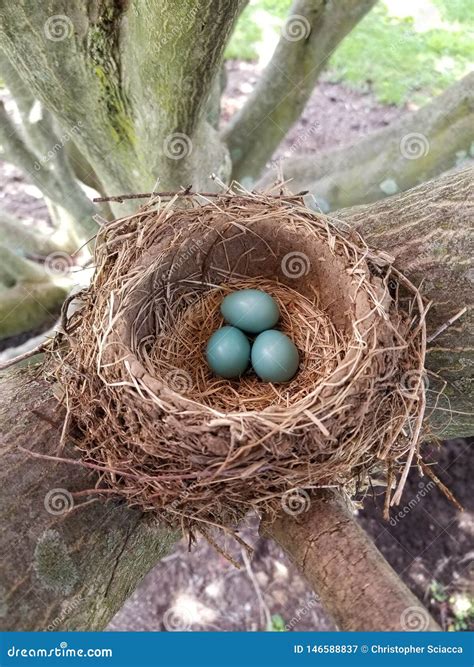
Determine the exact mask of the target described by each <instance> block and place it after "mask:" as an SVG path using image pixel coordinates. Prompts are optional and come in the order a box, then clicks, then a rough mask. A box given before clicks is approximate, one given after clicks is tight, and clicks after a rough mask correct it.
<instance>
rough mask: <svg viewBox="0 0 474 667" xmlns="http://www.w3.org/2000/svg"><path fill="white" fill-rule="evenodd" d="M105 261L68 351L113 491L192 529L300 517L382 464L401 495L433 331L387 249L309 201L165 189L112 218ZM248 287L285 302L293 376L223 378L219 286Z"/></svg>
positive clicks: (105, 483)
mask: <svg viewBox="0 0 474 667" xmlns="http://www.w3.org/2000/svg"><path fill="white" fill-rule="evenodd" d="M95 260H96V272H95V277H94V279H93V282H92V285H91V287H90V288H89V289H87V290H86V291H85V292H83V293H81V295H80V297H79V307H77V308H76V310H75V311H74V312H73V313H72V314H71V315H66V317H65V320H64V333H63V334H62V335H61V338H60V340H59V341H57V342H56V344H55V356H56V359H57V360H58V361H59V363H58V364H57V370H56V374H57V378H58V380H59V382H60V384H61V386H62V387H63V389H64V395H65V403H66V405H67V408H68V415H69V418H70V420H69V422H68V423H71V424H73V426H74V429H75V433H76V440H75V441H76V442H77V444H78V446H79V447H80V449H81V451H82V457H83V460H84V462H85V463H87V464H88V465H91V464H92V465H93V466H95V467H96V469H97V470H98V471H99V472H100V475H101V484H100V486H101V487H102V488H103V487H108V488H109V489H113V491H115V492H116V493H117V494H118V495H120V496H123V497H124V498H125V499H126V500H127V502H128V503H129V504H130V505H138V506H140V507H141V508H143V509H144V510H152V511H154V512H156V513H157V514H158V515H159V517H160V518H161V519H162V520H164V521H166V522H168V523H170V524H174V525H181V526H182V527H183V528H184V529H187V530H190V531H192V530H193V529H196V528H197V529H201V530H203V531H204V530H206V526H209V525H217V526H220V527H224V528H233V527H235V526H236V525H237V523H238V522H239V520H240V519H241V518H242V517H243V516H244V515H245V513H246V512H247V511H248V510H250V509H252V508H253V509H256V510H257V511H259V512H262V513H263V512H272V511H275V510H277V509H279V508H280V504H281V503H283V506H284V508H285V509H286V510H287V511H289V512H290V513H294V514H296V513H298V511H299V510H300V509H301V507H300V505H301V503H302V504H303V505H304V504H305V503H306V501H307V499H308V493H309V492H310V490H311V489H315V488H318V487H328V486H338V487H344V488H345V489H346V490H348V492H349V493H350V494H351V495H353V494H354V493H356V492H357V491H358V490H360V489H362V488H364V486H365V487H367V482H368V480H369V479H370V478H371V477H372V478H373V477H377V479H380V478H381V476H382V477H383V476H384V475H387V476H388V478H389V481H388V487H389V491H388V498H389V499H390V496H391V494H392V491H391V489H393V488H395V486H397V485H398V489H397V490H396V491H395V495H397V494H398V495H400V493H401V489H402V487H403V484H404V481H405V478H406V473H407V471H408V467H409V466H410V463H411V461H412V459H413V456H414V454H415V453H416V449H415V448H416V447H417V441H418V438H419V433H420V427H421V420H422V416H423V409H424V387H423V362H424V351H425V329H424V311H423V304H422V302H421V299H420V296H419V294H418V292H417V290H416V289H415V288H414V287H413V286H412V285H411V284H410V283H409V282H408V281H407V280H406V279H405V278H404V277H403V276H402V275H401V274H400V273H399V272H398V271H396V270H395V269H394V268H393V266H392V264H391V259H390V257H388V255H386V254H383V253H377V252H374V251H371V250H370V249H369V248H368V247H367V246H366V245H365V243H364V242H363V240H362V239H361V238H360V237H359V236H358V235H357V234H356V233H354V232H347V233H346V232H344V231H341V229H339V226H338V228H336V226H334V225H333V224H332V222H331V221H330V220H329V219H328V218H327V217H325V216H324V215H320V214H317V213H314V212H312V211H310V210H309V209H308V208H306V207H305V205H304V203H303V200H302V199H301V198H298V197H291V196H288V197H286V196H278V197H276V196H269V195H268V196H266V195H261V194H258V195H255V194H250V193H241V192H240V191H239V192H237V193H229V192H228V193H226V194H222V195H219V196H216V197H215V198H207V199H206V198H203V197H200V196H189V195H182V196H181V195H180V196H176V197H174V198H173V199H172V200H171V201H167V202H165V201H163V200H160V199H158V198H156V199H155V200H153V201H152V202H149V203H148V204H147V205H146V206H144V207H142V209H140V211H139V212H138V213H136V214H135V215H133V216H131V217H128V218H124V219H121V220H117V221H115V222H113V223H110V224H108V225H107V226H105V227H104V228H103V229H102V230H101V232H100V233H99V235H98V238H97V246H96V257H95ZM245 287H258V288H260V289H264V290H265V291H267V292H268V293H270V294H271V295H272V296H273V297H274V298H275V299H276V300H277V302H278V304H279V306H280V311H281V313H282V317H281V321H280V323H279V325H278V327H279V328H280V329H281V330H282V331H284V332H285V333H287V334H288V335H289V336H290V337H291V338H292V340H293V341H294V342H295V344H296V345H297V347H298V349H299V352H300V359H301V363H300V370H299V372H298V373H297V374H296V376H295V377H294V378H293V379H292V380H291V381H290V382H288V383H286V384H271V383H268V382H262V381H261V380H259V379H258V378H257V377H256V375H255V374H253V373H252V372H251V371H250V372H249V373H248V374H247V375H246V376H244V377H243V378H241V379H240V380H225V379H222V378H217V377H215V376H213V375H212V373H211V371H210V370H209V368H208V366H207V364H206V360H205V356H204V350H205V346H206V343H207V340H208V338H209V336H210V335H211V333H212V332H213V331H215V330H216V328H218V327H219V326H220V325H221V324H222V318H221V315H220V312H219V305H220V303H221V301H222V298H223V297H224V296H225V295H226V294H227V293H229V292H230V291H232V290H234V289H241V288H245ZM65 338H66V339H67V340H66V341H65V340H64V339H65ZM392 480H393V484H392ZM392 500H393V498H392ZM396 500H397V498H395V501H396Z"/></svg>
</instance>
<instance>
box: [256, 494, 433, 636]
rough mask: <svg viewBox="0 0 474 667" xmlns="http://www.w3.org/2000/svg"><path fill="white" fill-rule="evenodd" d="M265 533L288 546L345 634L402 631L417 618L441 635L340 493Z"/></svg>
mask: <svg viewBox="0 0 474 667" xmlns="http://www.w3.org/2000/svg"><path fill="white" fill-rule="evenodd" d="M260 530H261V532H262V534H263V535H264V536H266V537H271V538H273V539H274V540H276V541H277V542H278V543H279V544H280V545H281V546H282V547H283V549H284V550H285V551H286V553H287V554H288V556H289V557H290V559H291V560H292V561H293V562H294V563H295V565H296V566H297V568H298V570H299V571H300V572H301V573H302V574H303V575H304V576H305V577H306V579H307V580H308V582H309V584H310V586H311V588H313V589H314V590H315V591H316V592H317V593H318V595H319V596H320V598H321V602H322V604H323V606H324V609H325V610H326V611H328V612H329V613H330V614H331V616H332V617H333V619H334V621H335V622H336V623H337V625H338V627H339V629H340V630H345V631H362V630H363V631H367V632H369V631H398V632H400V631H404V630H408V629H409V628H410V623H411V622H413V620H414V619H417V618H418V619H419V624H418V626H417V627H418V629H420V630H432V631H436V630H440V627H439V626H438V625H437V623H436V622H435V621H434V620H433V619H432V618H431V616H430V615H429V614H428V612H427V611H426V609H425V608H424V607H423V605H422V604H421V602H420V601H419V600H418V599H417V598H416V597H415V596H414V595H413V593H412V592H411V591H410V590H409V589H408V588H407V587H406V586H405V584H404V583H403V582H402V580H401V579H400V578H399V577H398V575H397V574H396V572H395V571H394V570H393V569H392V568H391V567H390V565H389V564H388V563H387V561H386V560H385V559H384V557H383V556H382V554H381V553H380V551H379V550H378V549H377V548H376V547H375V546H374V544H373V542H372V540H371V539H370V538H369V537H368V536H367V535H366V533H365V532H364V531H363V530H362V528H361V527H360V526H359V525H358V524H357V522H356V521H355V520H354V517H353V515H352V513H351V512H350V510H349V509H348V507H347V506H346V504H345V502H344V500H343V499H342V497H341V496H339V495H338V494H335V493H333V492H329V491H326V492H320V493H319V494H318V495H316V496H313V497H312V498H311V506H310V509H309V510H308V512H306V513H305V514H302V515H300V517H299V518H298V519H297V518H295V517H292V516H289V515H288V514H282V515H281V516H280V517H279V518H278V519H277V520H276V521H275V522H274V523H273V524H268V523H263V524H262V526H261V528H260ZM410 619H411V620H410Z"/></svg>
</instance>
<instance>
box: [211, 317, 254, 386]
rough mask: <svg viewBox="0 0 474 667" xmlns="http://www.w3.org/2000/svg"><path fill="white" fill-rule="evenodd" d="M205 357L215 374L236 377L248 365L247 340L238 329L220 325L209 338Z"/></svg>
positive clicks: (248, 350) (248, 345) (248, 346)
mask: <svg viewBox="0 0 474 667" xmlns="http://www.w3.org/2000/svg"><path fill="white" fill-rule="evenodd" d="M206 358H207V363H208V364H209V366H210V368H211V370H212V371H213V372H214V373H215V374H216V375H220V377H223V378H237V377H239V375H242V373H244V371H245V370H246V369H247V367H248V365H249V361H250V343H249V340H248V338H247V336H246V335H245V334H244V333H242V331H240V329H236V328H235V327H222V328H221V329H218V330H217V331H215V332H214V333H213V334H212V336H211V337H210V338H209V342H208V343H207V348H206Z"/></svg>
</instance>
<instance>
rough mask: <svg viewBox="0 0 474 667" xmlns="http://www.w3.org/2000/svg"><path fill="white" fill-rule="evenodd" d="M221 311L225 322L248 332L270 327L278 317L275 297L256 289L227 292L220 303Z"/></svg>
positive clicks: (258, 331)
mask: <svg viewBox="0 0 474 667" xmlns="http://www.w3.org/2000/svg"><path fill="white" fill-rule="evenodd" d="M221 313H222V316H223V317H224V319H225V321H226V322H228V323H229V324H231V325H232V326H234V327H239V329H242V330H243V331H248V332H249V333H260V332H261V331H265V330H266V329H271V328H272V327H274V326H275V324H276V323H277V322H278V318H279V317H280V311H279V309H278V305H277V302H276V301H275V299H274V298H273V297H271V296H270V295H269V294H267V293H266V292H262V290H258V289H243V290H238V291H237V292H232V294H228V295H227V296H226V297H225V299H224V300H223V302H222V304H221Z"/></svg>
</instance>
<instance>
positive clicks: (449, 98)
mask: <svg viewBox="0 0 474 667" xmlns="http://www.w3.org/2000/svg"><path fill="white" fill-rule="evenodd" d="M473 140H474V73H471V74H468V75H467V76H466V77H464V78H463V79H462V80H461V81H459V82H458V83H455V84H454V85H452V86H451V87H450V88H448V89H447V90H446V91H445V92H444V93H443V94H442V95H440V96H439V97H437V98H436V99H435V100H433V102H431V103H430V104H427V105H426V106H424V107H422V108H421V109H419V110H418V111H414V112H412V113H407V114H405V115H403V116H402V117H401V118H400V119H399V120H396V121H394V122H393V123H391V124H390V125H389V126H388V127H387V128H385V129H382V130H379V131H378V132H373V133H372V134H369V135H368V136H367V137H364V138H363V139H361V140H360V141H359V142H357V143H355V144H354V145H352V146H349V147H345V148H340V149H338V150H333V151H330V152H327V153H322V154H318V153H316V154H314V155H303V156H301V157H294V158H289V159H287V160H282V163H281V170H282V173H283V178H284V179H285V180H287V179H292V180H291V182H290V187H291V188H292V190H294V192H299V191H300V190H309V191H310V192H311V193H312V194H313V195H314V196H315V197H316V200H318V201H320V202H321V204H322V205H323V206H324V207H325V208H327V209H328V210H336V209H340V208H343V207H345V206H355V205H356V204H364V203H369V202H373V201H377V200H378V199H382V198H384V197H386V196H387V195H393V194H395V193H397V192H404V191H405V190H408V189H409V188H413V187H414V186H415V185H418V184H419V183H423V182H425V181H426V180H428V179H429V178H433V177H435V176H438V175H439V174H441V173H442V172H443V171H447V170H448V169H451V168H452V167H454V166H456V164H457V162H458V161H459V160H462V159H463V157H467V158H472V157H473V146H472V142H473ZM276 177H277V173H276V171H275V170H272V171H270V172H268V173H267V174H265V175H264V177H263V178H262V179H261V180H260V182H259V184H258V187H259V188H262V189H263V188H266V187H268V186H269V185H271V184H272V182H274V181H275V179H276Z"/></svg>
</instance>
